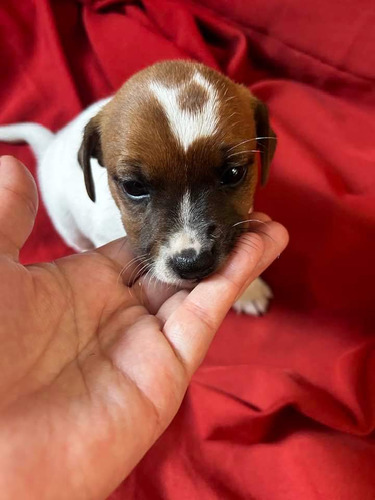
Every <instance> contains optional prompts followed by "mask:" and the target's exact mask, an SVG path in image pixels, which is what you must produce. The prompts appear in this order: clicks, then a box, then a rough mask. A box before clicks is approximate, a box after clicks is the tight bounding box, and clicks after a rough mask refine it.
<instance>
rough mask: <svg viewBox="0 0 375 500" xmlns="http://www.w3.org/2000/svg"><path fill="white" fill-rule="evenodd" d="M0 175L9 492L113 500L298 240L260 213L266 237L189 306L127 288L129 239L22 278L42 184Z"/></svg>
mask: <svg viewBox="0 0 375 500" xmlns="http://www.w3.org/2000/svg"><path fill="white" fill-rule="evenodd" d="M0 171H1V174H2V175H1V177H0V276H1V280H0V345H1V351H0V491H2V492H3V493H2V494H4V492H6V494H5V496H4V498H28V499H34V498H35V499H38V500H41V499H51V498H53V499H57V500H58V499H65V498H66V499H73V498H74V499H77V500H79V499H86V498H87V499H103V498H105V497H106V495H108V494H109V493H110V492H111V491H112V490H113V489H114V488H115V487H116V486H117V484H118V483H119V482H120V481H121V480H122V479H123V478H124V477H125V476H126V475H127V474H128V473H129V472H130V470H131V469H132V468H133V467H134V465H135V464H136V463H137V462H138V461H139V460H140V458H141V457H142V456H143V455H144V453H145V452H146V451H147V450H148V449H149V448H150V446H151V445H152V444H153V442H154V441H155V440H156V439H157V438H158V437H159V436H160V434H161V433H162V432H163V430H164V429H165V428H166V427H167V425H168V424H169V422H170V421H171V419H172V418H173V416H174V415H175V413H176V411H177V410H178V408H179V405H180V403H181V400H182V398H183V396H184V393H185V391H186V388H187V385H188V383H189V380H190V378H191V376H192V374H193V373H194V371H195V370H196V368H197V367H198V366H199V364H200V363H201V361H202V359H203V357H204V355H205V353H206V351H207V349H208V346H209V344H210V341H211V340H212V337H213V335H214V333H215V332H216V330H217V328H218V327H219V325H220V323H221V322H222V320H223V318H224V316H225V314H226V313H227V311H228V309H229V307H230V306H231V304H232V303H233V302H234V300H235V299H236V297H237V296H238V295H239V294H240V293H241V291H242V290H243V289H244V288H245V287H246V286H247V285H248V284H249V282H251V281H252V280H253V279H254V278H255V277H256V276H257V275H259V274H260V273H261V272H262V271H263V269H264V268H265V267H267V265H269V263H270V262H271V261H272V260H273V259H274V258H275V257H276V256H277V255H278V254H279V253H280V252H281V251H282V250H283V248H284V247H285V245H286V242H287V233H286V231H285V229H284V228H283V227H282V226H280V225H279V224H277V223H275V222H271V221H269V219H268V218H266V217H265V216H259V214H258V217H263V220H264V221H267V222H266V224H264V226H263V227H262V233H261V234H249V235H246V236H244V237H243V239H242V240H241V242H240V243H239V245H238V248H237V251H236V253H235V254H234V255H233V256H232V257H231V258H230V259H229V260H228V263H227V264H226V266H225V268H224V269H222V270H221V272H220V274H216V275H214V276H212V277H210V278H209V279H207V280H205V281H203V282H202V283H200V284H199V285H198V286H197V287H196V288H195V289H194V290H193V291H191V292H190V293H188V292H187V291H176V290H171V289H169V290H167V289H166V287H165V286H163V285H162V284H155V283H152V285H150V284H149V282H148V281H144V282H143V283H142V281H141V280H140V281H139V282H138V284H136V285H135V286H134V287H133V288H131V289H130V288H129V287H128V286H127V282H128V280H129V279H130V277H131V276H132V275H133V276H134V272H135V270H136V265H137V264H136V263H134V264H132V263H131V261H132V257H133V255H132V254H131V251H130V249H129V247H128V245H127V242H126V241H125V240H121V241H116V242H113V243H111V244H109V245H106V246H105V247H102V248H101V249H98V250H96V251H93V252H88V253H85V254H80V255H73V256H70V257H66V258H63V259H60V260H57V261H55V262H53V263H48V264H47V263H44V264H37V265H32V266H27V267H24V266H22V265H21V264H19V262H18V251H19V249H20V248H21V247H22V245H23V244H24V242H25V240H26V239H27V237H28V235H29V233H30V231H31V228H32V225H33V222H34V218H35V213H36V206H37V196H36V190H35V185H34V183H33V180H32V178H31V176H30V174H29V173H28V172H27V171H26V169H25V167H23V165H21V164H20V163H19V162H17V161H16V160H15V159H13V158H11V157H3V158H2V159H1V166H0ZM267 236H271V238H268V237H267ZM124 268H125V272H122V273H121V271H122V270H123V269H124ZM120 276H121V278H120ZM213 298H215V300H213Z"/></svg>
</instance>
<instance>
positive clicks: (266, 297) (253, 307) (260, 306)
mask: <svg viewBox="0 0 375 500" xmlns="http://www.w3.org/2000/svg"><path fill="white" fill-rule="evenodd" d="M270 299H272V290H271V288H270V287H269V286H268V285H267V283H266V282H265V281H263V280H262V278H257V279H256V280H255V281H253V282H252V283H251V284H250V285H249V286H248V287H247V289H246V290H245V291H244V293H243V294H242V295H241V297H240V298H239V299H238V300H237V302H236V303H235V304H234V305H233V309H234V310H235V311H237V312H238V313H246V314H251V315H252V316H259V315H260V314H264V313H265V312H266V311H267V309H268V304H269V301H270Z"/></svg>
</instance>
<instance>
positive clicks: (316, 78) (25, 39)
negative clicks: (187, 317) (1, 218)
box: [0, 0, 375, 500]
mask: <svg viewBox="0 0 375 500" xmlns="http://www.w3.org/2000/svg"><path fill="white" fill-rule="evenodd" d="M0 24H1V30H0V38H1V43H0V56H1V61H2V64H1V66H2V70H1V73H2V77H1V82H0V93H1V95H0V102H1V108H0V122H1V123H7V122H17V121H21V120H35V121H40V122H41V123H43V124H45V125H47V126H49V127H51V128H52V129H57V128H59V127H61V126H62V125H64V124H65V123H66V122H67V121H68V120H69V119H71V118H72V117H73V116H74V115H75V114H77V113H78V112H79V111H80V110H81V109H82V108H83V107H85V106H86V105H88V104H89V103H90V102H92V101H93V100H95V99H97V98H99V97H102V96H105V95H107V94H109V93H110V92H112V91H113V90H115V89H117V88H118V87H119V86H120V85H121V83H122V82H123V81H124V80H125V79H126V78H127V77H129V76H130V75H131V74H133V73H134V72H135V71H137V70H139V69H141V68H142V67H144V66H146V65H149V64H151V63H153V62H155V61H157V60H160V59H165V58H180V57H184V58H186V57H189V58H195V59H198V60H199V61H202V62H204V63H206V64H209V65H211V66H213V67H215V68H219V69H221V70H222V71H223V72H225V73H226V74H228V75H229V76H230V77H232V78H234V79H235V80H237V81H240V82H243V83H245V84H246V85H250V86H251V87H252V89H253V91H254V93H256V94H257V95H258V96H259V97H261V98H262V99H264V100H265V101H266V102H267V103H268V105H269V108H270V111H271V116H272V120H273V123H274V128H275V130H276V132H277V134H278V137H279V146H278V150H277V153H276V156H275V161H274V163H273V170H272V175H271V180H270V182H269V185H268V186H267V188H266V189H264V190H262V191H261V192H260V193H259V195H258V200H257V201H258V204H257V208H258V209H261V210H264V211H266V212H268V213H270V215H272V216H273V217H275V218H276V219H278V220H280V221H281V222H283V223H284V224H285V225H286V226H287V227H288V229H289V231H290V235H291V241H290V245H289V248H288V249H287V250H286V251H285V252H284V253H283V255H282V256H281V258H280V260H278V261H277V262H276V263H275V264H274V265H273V266H272V268H271V269H269V271H267V273H266V278H267V280H268V282H269V283H270V284H271V285H272V288H273V290H274V293H275V300H274V302H273V304H272V307H271V310H270V312H269V314H267V316H265V317H264V318H251V317H245V316H241V317H239V316H236V315H235V314H234V313H233V312H231V313H230V314H229V315H228V317H227V319H226V321H225V323H224V325H223V327H222V328H221V330H220V332H219V333H218V335H217V337H216V339H215V341H214V343H213V345H212V347H211V349H210V352H209V354H208V356H207V359H206V360H205V362H204V364H203V366H202V367H201V368H200V370H199V371H198V373H197V374H196V376H195V377H194V380H193V382H192V383H191V386H190V388H189V390H188V393H187V395H186V398H185V400H184V403H183V406H182V408H181V410H180V412H179V413H178V415H177V417H176V418H175V420H174V421H173V423H172V425H171V426H170V428H169V429H168V430H167V432H166V433H165V434H164V435H163V436H162V437H161V438H160V440H159V441H158V442H157V444H156V445H155V446H154V448H153V449H152V450H150V452H149V453H148V454H147V455H146V457H145V458H144V459H143V461H142V462H141V463H140V464H139V466H138V467H137V468H136V469H135V470H134V472H133V473H132V474H131V476H130V477H129V478H128V479H127V480H126V481H125V482H124V483H123V484H122V485H121V486H120V487H119V488H118V490H117V491H116V492H115V493H114V494H113V495H112V497H111V498H112V499H113V500H115V499H122V498H124V499H125V498H139V499H143V498H145V499H150V498H152V499H158V498H160V499H179V500H182V499H186V500H191V499H196V498H199V499H200V500H211V499H217V498H225V499H238V498H246V499H250V498H254V499H256V500H281V499H285V500H294V499H296V500H301V499H304V500H313V499H314V500H315V499H329V500H331V499H334V500H335V499H337V500H353V499H361V500H366V499H373V498H375V474H374V465H375V445H374V439H373V438H374V434H373V431H374V424H375V393H374V391H375V390H374V387H375V356H374V333H375V332H374V324H375V322H374V292H373V289H374V282H375V272H374V257H375V243H374V240H375V233H374V226H375V196H374V193H375V189H374V187H375V173H374V172H375V168H374V162H375V114H374V108H375V30H374V25H375V11H374V9H373V0H358V1H357V2H355V3H353V2H352V1H351V0H306V1H305V2H303V3H301V2H300V0H288V1H281V0H269V1H268V2H262V1H261V0H253V1H252V2H246V1H245V0H202V1H201V2H199V3H198V2H190V1H182V0H168V1H167V0H144V1H143V2H142V3H140V2H134V1H133V2H132V1H121V0H97V1H89V0H87V1H81V2H78V1H73V0H71V1H69V2H68V1H65V2H61V1H52V0H50V1H48V0H38V1H36V0H35V1H32V0H23V1H22V2H14V1H12V0H8V1H3V2H2V6H1V9H0ZM0 152H1V153H6V152H7V153H13V154H16V155H17V156H18V157H19V158H21V159H22V160H24V161H25V162H26V163H27V165H29V166H30V167H31V168H33V166H34V161H33V159H32V155H31V153H30V152H29V150H28V149H27V148H26V147H20V146H17V147H16V146H12V147H11V146H6V145H3V144H2V145H1V151H0ZM68 252H69V250H68V249H67V248H66V247H64V245H63V244H62V242H61V240H60V239H59V238H58V236H57V235H56V234H55V233H54V232H53V230H52V227H51V224H50V223H49V221H48V220H47V217H46V214H45V212H44V210H43V207H41V209H40V212H39V215H38V219H37V223H36V226H35V230H34V232H33V235H32V237H31V238H30V241H29V242H28V244H27V246H26V248H25V250H24V252H23V259H24V261H25V262H30V261H35V260H40V259H47V258H48V259H52V258H56V257H57V256H60V255H63V254H66V253H68Z"/></svg>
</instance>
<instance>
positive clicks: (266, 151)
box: [254, 99, 277, 186]
mask: <svg viewBox="0 0 375 500" xmlns="http://www.w3.org/2000/svg"><path fill="white" fill-rule="evenodd" d="M254 119H255V128H256V134H257V137H258V141H257V147H259V151H260V164H261V177H260V181H261V184H262V186H264V185H265V184H266V182H267V179H268V174H269V170H270V165H271V161H272V158H273V155H274V154H275V150H276V143H277V139H276V134H275V132H274V131H273V130H272V128H271V127H270V121H269V117H268V109H267V106H266V105H265V104H264V102H262V101H259V100H258V99H257V100H256V103H255V110H254Z"/></svg>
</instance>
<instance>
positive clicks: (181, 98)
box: [0, 61, 276, 315]
mask: <svg viewBox="0 0 375 500" xmlns="http://www.w3.org/2000/svg"><path fill="white" fill-rule="evenodd" d="M0 139H2V140H6V141H18V140H24V141H27V142H28V143H29V144H30V145H31V146H32V148H33V149H34V151H35V152H36V155H37V159H38V180H39V185H40V189H41V194H42V197H43V200H44V203H45V206H46V209H47V211H48V213H49V216H50V217H51V219H52V222H53V224H54V225H55V227H56V229H57V231H58V232H59V233H60V235H61V236H62V238H63V239H64V240H65V242H66V243H67V244H68V245H69V246H71V247H72V248H74V249H75V250H77V251H83V250H87V249H90V248H93V247H96V246H100V245H103V244H105V243H108V242H109V241H111V240H114V239H117V238H119V237H122V236H124V234H125V232H126V234H127V236H128V238H129V241H130V243H131V245H132V248H133V250H134V252H135V254H136V255H137V256H138V257H139V260H140V262H144V264H145V270H149V271H150V273H152V275H153V276H155V277H156V278H157V279H158V280H161V281H163V282H166V283H173V284H175V285H178V286H182V287H184V286H191V285H192V284H194V283H196V282H197V281H199V280H202V279H203V278H205V277H207V276H208V275H210V274H212V273H213V272H215V271H216V270H217V269H218V268H219V267H220V266H221V264H222V263H223V262H224V260H225V258H226V257H227V255H228V254H229V252H230V251H231V250H232V249H233V247H234V245H235V243H236V240H237V238H238V237H239V235H240V234H242V232H243V231H244V230H245V229H246V228H247V225H248V222H247V221H248V219H251V215H249V214H251V211H252V209H253V200H254V192H255V188H256V184H257V178H258V160H259V163H260V177H261V183H262V184H263V185H264V184H265V183H266V181H267V177H268V172H269V167H270V163H271V160H272V157H273V155H274V152H275V147H276V137H275V134H274V132H273V131H272V129H271V128H270V125H269V119H268V113H267V109H266V107H265V105H264V104H263V103H262V102H261V101H259V100H258V99H256V98H255V97H254V96H253V95H252V94H251V93H250V92H249V91H248V89H246V88H245V87H244V86H242V85H238V84H236V83H234V82H233V81H231V80H230V79H229V78H226V77H225V76H223V75H222V74H220V73H218V72H216V71H214V70H212V69H210V68H208V67H206V66H204V65H202V64H198V63H195V62H187V61H165V62H161V63H157V64H155V65H153V66H151V67H148V68H146V69H144V70H142V71H140V72H139V73H137V74H135V75H134V76H132V77H131V78H130V79H129V80H128V81H127V82H126V83H125V84H124V85H123V86H122V87H121V88H120V90H119V91H118V92H117V93H116V94H115V95H114V96H113V97H111V98H108V99H103V100H101V101H99V102H96V103H95V104H93V105H92V106H90V107H89V108H88V109H86V110H85V111H83V112H82V113H81V114H80V115H79V116H78V117H77V118H76V119H74V120H73V121H72V122H71V123H69V124H68V125H67V126H66V127H65V128H64V129H62V130H61V131H60V132H58V133H57V134H56V135H54V134H52V133H51V132H50V131H48V130H47V129H45V128H43V127H41V126H40V125H38V124H32V123H23V124H18V125H10V126H5V127H1V128H0ZM258 152H259V154H258ZM85 187H86V191H87V193H86V192H85ZM87 195H88V196H87ZM271 295H272V294H271V291H270V289H269V287H268V286H267V285H266V284H265V283H264V281H262V280H261V279H260V278H258V279H257V280H255V281H254V282H253V283H252V284H251V285H250V287H249V288H248V289H247V291H246V292H245V293H244V295H243V296H242V297H241V298H240V300H239V301H238V302H237V303H236V305H235V308H236V309H237V310H238V311H242V312H246V313H249V314H254V315H257V314H260V313H263V312H265V310H266V308H267V305H268V301H269V299H270V297H271Z"/></svg>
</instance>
